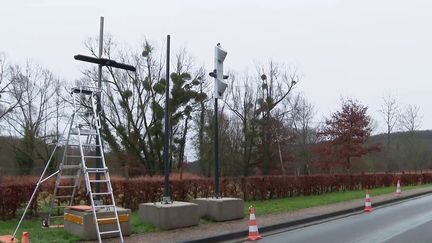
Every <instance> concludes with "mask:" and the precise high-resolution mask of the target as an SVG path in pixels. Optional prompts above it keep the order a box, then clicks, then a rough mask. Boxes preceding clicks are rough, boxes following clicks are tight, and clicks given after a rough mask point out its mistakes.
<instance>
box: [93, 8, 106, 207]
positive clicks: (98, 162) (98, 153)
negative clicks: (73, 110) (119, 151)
mask: <svg viewBox="0 0 432 243" xmlns="http://www.w3.org/2000/svg"><path fill="white" fill-rule="evenodd" d="M103 29H104V17H103V16H101V17H100V30H99V58H102V54H103ZM98 88H99V90H101V89H102V65H101V64H99V65H98ZM101 98H102V97H101V93H98V96H97V114H98V115H100V113H101V111H102V104H101V102H102V101H101ZM97 136H99V135H97ZM101 141H102V140H101ZM101 149H102V144H99V138H98V137H97V138H96V156H97V158H96V168H102V159H101V156H102V151H101ZM96 180H100V174H99V173H96ZM95 191H96V192H97V193H100V191H101V183H96V190H95ZM95 199H96V201H98V202H99V200H100V196H99V195H97V196H96V198H95Z"/></svg>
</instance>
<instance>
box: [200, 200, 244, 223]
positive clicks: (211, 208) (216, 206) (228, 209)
mask: <svg viewBox="0 0 432 243" xmlns="http://www.w3.org/2000/svg"><path fill="white" fill-rule="evenodd" d="M192 202H193V203H196V204H198V205H199V207H200V209H199V216H200V217H206V218H208V219H211V220H214V221H217V222H220V221H227V220H233V219H242V218H243V211H244V202H243V199H240V198H232V197H223V198H196V199H193V200H192Z"/></svg>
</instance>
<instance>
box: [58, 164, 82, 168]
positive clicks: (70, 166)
mask: <svg viewBox="0 0 432 243" xmlns="http://www.w3.org/2000/svg"><path fill="white" fill-rule="evenodd" d="M61 168H62V169H80V168H81V165H80V164H79V165H62V166H61Z"/></svg>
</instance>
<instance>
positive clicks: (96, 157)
mask: <svg viewBox="0 0 432 243" xmlns="http://www.w3.org/2000/svg"><path fill="white" fill-rule="evenodd" d="M84 158H90V159H101V158H102V156H96V155H84Z"/></svg>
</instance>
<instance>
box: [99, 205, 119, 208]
mask: <svg viewBox="0 0 432 243" xmlns="http://www.w3.org/2000/svg"><path fill="white" fill-rule="evenodd" d="M94 207H95V208H113V207H115V206H114V205H95V206H94Z"/></svg>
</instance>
